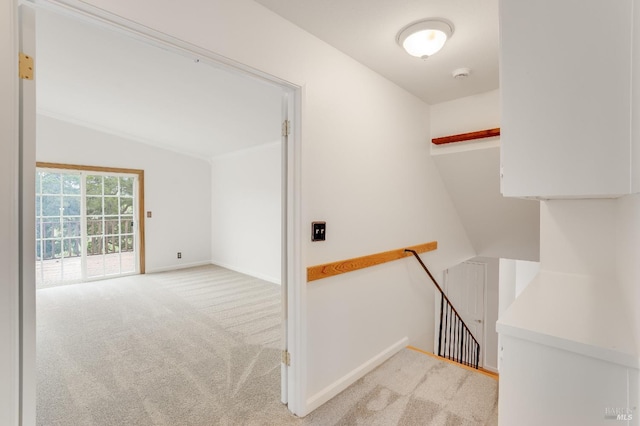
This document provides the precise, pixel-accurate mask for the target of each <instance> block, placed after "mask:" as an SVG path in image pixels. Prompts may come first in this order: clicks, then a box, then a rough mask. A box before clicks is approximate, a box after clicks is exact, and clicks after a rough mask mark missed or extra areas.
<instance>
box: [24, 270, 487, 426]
mask: <svg viewBox="0 0 640 426" xmlns="http://www.w3.org/2000/svg"><path fill="white" fill-rule="evenodd" d="M37 315H38V316H37V320H38V334H37V367H38V372H37V374H38V393H37V423H38V424H39V425H61V426H73V425H82V426H85V425H87V426H90V425H109V426H114V425H287V424H292V425H297V424H310V425H355V424H366V425H374V424H380V425H395V424H402V425H428V424H433V425H464V426H466V425H484V424H491V425H493V424H497V383H496V382H495V380H493V379H491V378H488V377H485V376H482V375H479V374H476V373H472V372H469V371H467V370H464V369H460V368H458V367H456V366H452V365H450V364H447V363H443V362H441V361H438V360H436V359H433V358H431V357H428V356H425V355H422V354H419V353H417V352H414V351H410V350H403V351H401V352H400V353H398V354H397V355H396V356H394V357H393V358H392V359H390V360H389V361H387V362H386V363H385V364H383V365H382V366H380V367H379V368H378V369H376V370H374V371H373V372H372V373H370V374H369V375H367V376H366V377H364V378H363V379H361V380H360V381H358V382H357V383H355V384H354V385H353V386H351V387H350V388H349V389H347V390H346V391H344V392H343V393H341V394H340V395H338V396H337V397H336V398H334V399H333V400H332V401H330V402H329V403H327V404H325V405H324V406H323V407H321V408H319V409H318V410H316V411H315V412H314V413H312V414H311V415H309V416H307V417H306V418H304V419H298V418H295V417H293V416H292V415H291V414H290V413H289V412H288V411H287V409H286V407H285V406H283V405H282V404H281V403H280V402H279V395H280V389H279V387H280V363H279V362H280V360H279V351H278V342H279V339H280V287H279V286H277V285H274V284H270V283H266V282H264V281H260V280H258V279H255V278H252V277H248V276H245V275H242V274H238V273H235V272H232V271H229V270H226V269H224V268H219V267H215V266H206V267H200V268H193V269H188V270H181V271H174V272H167V273H161V274H149V275H142V276H134V277H125V278H119V279H114V280H108V281H99V282H93V283H87V284H77V285H69V286H62V287H55V288H49V289H42V290H38V292H37Z"/></svg>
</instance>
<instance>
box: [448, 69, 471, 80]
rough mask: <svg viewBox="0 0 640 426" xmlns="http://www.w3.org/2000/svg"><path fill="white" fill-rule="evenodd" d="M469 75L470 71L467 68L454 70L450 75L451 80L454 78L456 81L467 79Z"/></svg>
mask: <svg viewBox="0 0 640 426" xmlns="http://www.w3.org/2000/svg"><path fill="white" fill-rule="evenodd" d="M469 74H471V69H469V68H456V69H455V70H453V72H452V73H451V75H452V76H453V78H456V79H463V78H467V77H469Z"/></svg>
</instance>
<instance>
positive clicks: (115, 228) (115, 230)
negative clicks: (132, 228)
mask: <svg viewBox="0 0 640 426" xmlns="http://www.w3.org/2000/svg"><path fill="white" fill-rule="evenodd" d="M104 233H105V235H117V234H119V233H120V223H119V221H118V219H105V221H104Z"/></svg>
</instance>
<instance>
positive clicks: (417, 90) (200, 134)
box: [36, 0, 498, 158]
mask: <svg viewBox="0 0 640 426" xmlns="http://www.w3.org/2000/svg"><path fill="white" fill-rule="evenodd" d="M256 1H257V2H258V3H261V4H262V5H264V6H266V7H268V8H270V9H272V10H273V11H275V12H276V13H278V14H280V15H282V16H283V17H285V18H286V19H288V20H290V21H292V22H293V23H295V24H297V25H298V26H300V27H302V28H303V29H305V30H307V31H308V32H310V33H312V34H315V35H316V36H318V37H319V38H321V39H323V40H324V41H326V42H327V43H329V44H331V45H333V46H334V47H336V48H337V49H339V50H341V51H343V52H344V53H346V54H347V55H350V56H351V57H353V58H354V59H356V60H358V61H360V62H361V63H363V64H365V65H367V66H368V67H370V68H371V69H373V70H374V71H376V72H378V73H380V74H382V75H383V76H385V77H387V78H388V79H390V80H392V81H394V82H396V83H397V84H398V85H400V86H402V87H404V88H405V89H406V90H408V91H410V92H412V93H414V94H415V95H416V96H418V97H420V98H421V99H423V100H424V101H426V102H427V103H431V104H433V103H439V102H443V101H447V100H451V99H455V98H460V97H465V96H469V95H472V94H476V93H482V92H487V91H490V90H494V89H496V88H497V87H498V5H497V3H498V0H349V1H344V0H304V1H301V0H256ZM428 17H442V18H446V19H448V20H449V21H451V22H453V24H454V26H455V31H454V34H453V37H452V38H451V39H450V40H449V42H448V43H447V44H446V45H445V47H444V49H443V50H442V51H440V52H439V53H437V54H436V55H434V56H432V57H431V58H429V59H427V60H421V59H417V58H414V57H411V56H409V55H408V54H406V53H405V52H404V51H403V50H402V49H401V48H400V46H398V45H397V43H396V40H395V38H396V35H397V33H398V31H399V30H400V29H401V28H403V27H405V26H406V25H407V24H409V23H411V22H415V21H417V20H420V19H423V18H428ZM36 36H37V58H38V64H37V74H38V75H37V79H36V81H37V85H38V87H37V90H38V95H37V98H38V105H37V106H38V112H39V113H41V114H44V115H49V116H51V117H54V118H59V119H63V120H67V121H72V122H75V123H77V124H82V125H85V126H88V127H92V128H95V129H98V130H103V131H107V132H110V133H115V134H119V135H121V136H124V137H127V138H129V139H132V140H136V141H140V142H145V143H152V144H154V145H156V146H161V147H165V148H168V149H172V150H176V151H179V152H183V153H187V154H191V155H195V156H199V157H202V158H211V157H213V156H217V155H221V154H225V153H228V152H232V151H236V150H240V149H246V148H250V147H252V146H255V145H261V144H265V143H271V142H274V141H276V140H278V139H279V133H280V121H281V97H282V91H281V89H280V88H278V87H276V86H273V85H270V84H268V83H266V82H264V81H261V80H257V79H254V78H251V77H247V76H242V75H240V74H236V73H232V72H230V71H228V70H226V69H223V68H221V67H219V66H214V65H212V64H204V63H196V62H195V61H194V59H193V58H190V57H187V56H184V55H179V54H177V53H175V52H172V51H168V50H166V49H160V48H158V47H156V46H152V45H150V44H148V43H146V42H142V41H140V40H137V39H133V38H131V37H129V36H128V35H125V34H123V33H121V32H115V31H112V30H109V29H106V28H103V27H99V26H96V25H90V24H88V23H86V22H84V21H80V20H77V19H74V18H70V17H67V16H62V15H58V14H55V13H53V12H50V11H47V10H39V11H38V25H37V31H36ZM459 67H469V68H471V70H472V71H471V75H470V76H469V77H468V78H466V79H463V80H456V79H454V78H453V77H452V76H451V72H452V71H453V69H455V68H459Z"/></svg>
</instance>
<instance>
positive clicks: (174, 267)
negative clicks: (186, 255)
mask: <svg viewBox="0 0 640 426" xmlns="http://www.w3.org/2000/svg"><path fill="white" fill-rule="evenodd" d="M204 265H211V261H209V260H204V261H201V262H191V263H180V264H176V265H170V266H163V267H161V268H151V269H150V268H147V269H146V271H145V273H147V274H154V273H156V272H167V271H176V270H178V269H186V268H195V267H196V266H204Z"/></svg>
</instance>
